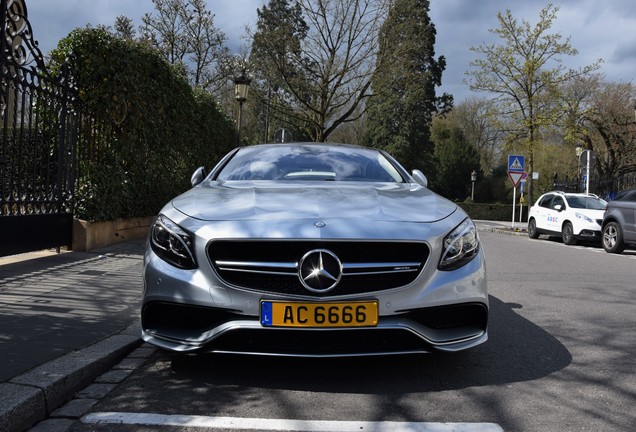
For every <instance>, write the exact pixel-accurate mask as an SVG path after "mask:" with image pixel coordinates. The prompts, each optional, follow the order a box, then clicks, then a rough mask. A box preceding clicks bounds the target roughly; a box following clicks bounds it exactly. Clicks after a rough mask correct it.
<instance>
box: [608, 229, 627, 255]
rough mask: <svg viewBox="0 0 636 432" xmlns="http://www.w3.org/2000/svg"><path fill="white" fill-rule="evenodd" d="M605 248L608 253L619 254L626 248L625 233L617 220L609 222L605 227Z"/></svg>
mask: <svg viewBox="0 0 636 432" xmlns="http://www.w3.org/2000/svg"><path fill="white" fill-rule="evenodd" d="M603 249H605V252H608V253H616V254H619V253H621V252H623V251H624V250H625V243H623V233H622V232H621V227H620V225H618V224H617V223H616V222H609V223H608V224H607V225H605V226H604V227H603Z"/></svg>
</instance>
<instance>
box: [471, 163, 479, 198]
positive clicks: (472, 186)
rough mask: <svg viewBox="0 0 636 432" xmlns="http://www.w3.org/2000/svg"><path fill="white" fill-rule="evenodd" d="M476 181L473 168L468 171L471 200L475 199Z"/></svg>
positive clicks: (475, 173)
mask: <svg viewBox="0 0 636 432" xmlns="http://www.w3.org/2000/svg"><path fill="white" fill-rule="evenodd" d="M476 181H477V171H475V170H473V172H471V173H470V183H471V188H470V200H471V201H475V182H476Z"/></svg>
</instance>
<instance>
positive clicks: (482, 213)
mask: <svg viewBox="0 0 636 432" xmlns="http://www.w3.org/2000/svg"><path fill="white" fill-rule="evenodd" d="M456 204H457V205H458V206H460V207H461V208H462V209H464V211H465V212H466V213H468V215H469V216H470V217H471V218H472V219H475V220H494V221H510V222H512V204H481V203H473V202H468V201H466V202H458V203H456ZM519 210H520V209H519V205H517V208H516V209H515V222H518V221H519ZM521 220H522V221H523V222H527V221H528V206H524V208H523V214H522V219H521Z"/></svg>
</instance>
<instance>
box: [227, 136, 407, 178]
mask: <svg viewBox="0 0 636 432" xmlns="http://www.w3.org/2000/svg"><path fill="white" fill-rule="evenodd" d="M217 180H282V181H286V180H287V181H293V180H319V181H325V180H326V181H360V182H391V183H395V182H403V181H404V180H403V178H402V176H401V175H400V172H399V171H398V170H397V169H396V167H394V166H393V165H392V164H391V162H390V161H389V160H387V159H386V158H385V157H384V156H383V155H382V153H380V152H378V151H377V150H372V149H365V148H357V147H344V146H343V147H339V146H330V145H310V144H308V145H285V144H280V145H272V146H252V147H244V148H242V149H240V150H239V151H238V152H237V153H236V154H235V155H234V157H233V158H232V159H231V160H230V161H229V162H228V163H227V165H226V166H225V167H223V169H222V170H221V172H219V174H218V175H217Z"/></svg>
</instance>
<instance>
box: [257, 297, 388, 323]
mask: <svg viewBox="0 0 636 432" xmlns="http://www.w3.org/2000/svg"><path fill="white" fill-rule="evenodd" d="M261 324H262V325H263V326H266V327H373V326H376V325H378V302H377V301H376V300H372V301H360V302H346V303H345V302H338V303H304V302H275V301H261Z"/></svg>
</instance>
